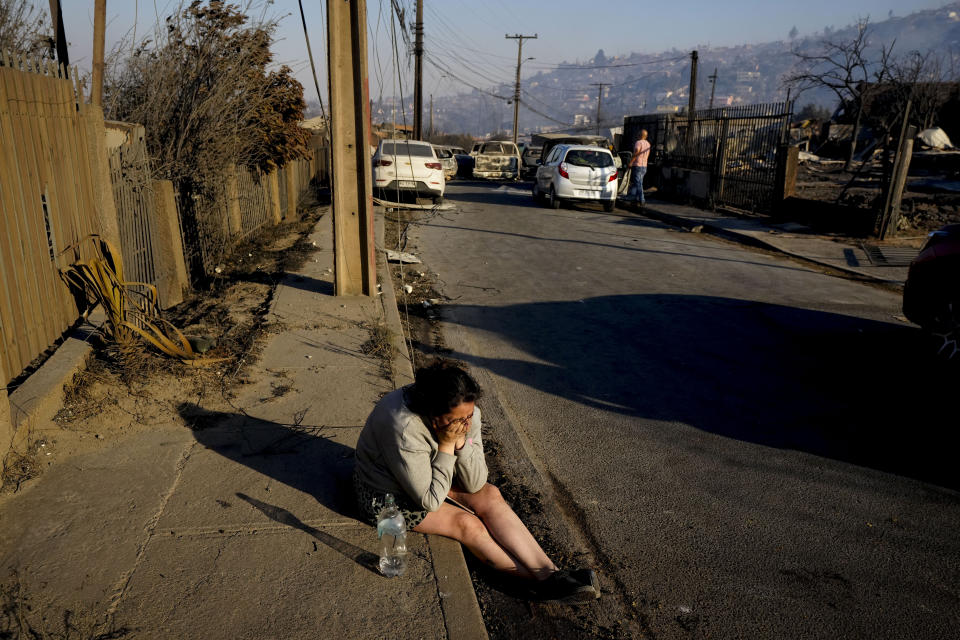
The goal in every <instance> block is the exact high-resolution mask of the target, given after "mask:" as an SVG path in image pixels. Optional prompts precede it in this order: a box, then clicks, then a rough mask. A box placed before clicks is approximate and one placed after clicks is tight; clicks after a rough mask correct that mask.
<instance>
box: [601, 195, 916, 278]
mask: <svg viewBox="0 0 960 640" xmlns="http://www.w3.org/2000/svg"><path fill="white" fill-rule="evenodd" d="M619 206H620V208H621V209H625V210H628V211H636V209H634V208H632V207H630V206H629V205H626V204H620V205H619ZM639 213H640V214H641V215H644V216H648V217H650V218H654V219H656V220H660V221H661V222H666V223H667V224H670V225H674V226H680V227H684V228H686V229H697V230H698V231H702V232H704V233H710V234H713V235H716V236H718V237H722V238H726V239H728V240H733V241H735V242H740V243H742V244H747V245H750V246H753V247H758V248H761V249H766V250H768V251H776V252H778V253H782V254H784V255H788V256H790V257H792V258H796V259H799V260H803V261H806V262H810V263H812V264H816V265H818V266H821V267H825V268H827V269H832V270H834V271H838V272H841V273H843V274H845V275H848V276H853V277H856V278H862V279H865V280H869V281H873V282H878V283H882V284H886V285H890V286H894V287H900V288H902V287H903V283H904V282H905V281H906V279H907V268H908V263H909V259H910V257H911V256H915V255H916V253H918V252H919V249H917V248H911V247H909V246H897V245H898V244H902V243H897V244H894V243H887V244H886V247H884V244H885V243H879V242H877V241H870V243H872V244H873V245H874V246H877V245H879V246H880V250H881V252H882V251H884V249H886V252H887V253H888V254H890V255H892V256H895V258H896V259H895V260H891V262H892V263H894V265H895V266H885V265H879V264H875V261H877V256H876V255H873V256H871V255H868V253H867V251H866V250H865V249H864V246H868V248H869V245H868V241H863V242H861V241H860V240H858V239H856V238H849V237H845V236H826V235H819V234H817V233H816V232H815V231H813V230H812V229H810V228H809V227H806V226H804V225H801V224H796V223H791V222H787V223H779V222H776V221H773V220H770V219H765V218H759V217H738V216H734V215H730V214H724V213H722V212H716V211H708V210H705V209H698V208H696V207H691V206H687V205H681V204H673V203H670V202H666V201H661V200H655V199H650V198H647V204H646V206H645V207H644V208H643V209H642V210H639ZM698 227H700V228H699V229H698ZM871 258H873V259H871Z"/></svg>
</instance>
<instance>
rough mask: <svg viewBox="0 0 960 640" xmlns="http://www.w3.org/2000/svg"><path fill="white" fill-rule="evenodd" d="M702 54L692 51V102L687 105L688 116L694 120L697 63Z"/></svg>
mask: <svg viewBox="0 0 960 640" xmlns="http://www.w3.org/2000/svg"><path fill="white" fill-rule="evenodd" d="M699 60H700V55H699V54H698V53H697V52H696V51H691V52H690V102H689V103H688V106H687V116H688V117H689V118H690V120H691V121H693V112H694V111H695V110H696V108H697V64H698V62H699Z"/></svg>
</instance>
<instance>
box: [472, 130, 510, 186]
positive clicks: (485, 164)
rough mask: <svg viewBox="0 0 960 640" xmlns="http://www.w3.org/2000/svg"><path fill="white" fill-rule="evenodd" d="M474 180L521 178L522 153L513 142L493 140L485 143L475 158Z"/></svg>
mask: <svg viewBox="0 0 960 640" xmlns="http://www.w3.org/2000/svg"><path fill="white" fill-rule="evenodd" d="M474 162H475V164H474V166H473V177H474V178H506V179H509V180H516V179H517V178H519V177H520V151H519V150H518V149H517V145H515V144H513V143H512V142H507V141H500V140H493V141H490V142H484V143H483V144H482V145H481V146H480V151H479V152H478V153H477V155H476V156H475V157H474Z"/></svg>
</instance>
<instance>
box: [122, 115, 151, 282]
mask: <svg viewBox="0 0 960 640" xmlns="http://www.w3.org/2000/svg"><path fill="white" fill-rule="evenodd" d="M110 128H117V129H120V130H123V131H126V133H127V137H126V140H125V141H124V142H123V144H121V145H119V146H117V147H116V148H115V149H114V150H113V151H112V152H111V153H110V156H109V160H110V181H111V183H112V186H113V199H114V202H115V203H116V207H117V224H118V226H119V230H120V253H121V254H122V257H123V268H124V279H125V280H127V281H129V282H145V283H147V284H152V285H154V286H157V285H158V284H159V277H158V276H159V275H160V274H159V273H158V269H157V260H156V256H155V255H154V246H153V237H154V234H155V233H156V229H157V225H158V222H157V212H156V209H155V206H154V198H153V189H152V182H151V174H150V159H149V156H148V155H147V145H146V143H145V141H144V136H145V134H144V129H143V127H142V126H140V125H126V124H123V125H121V124H120V123H110Z"/></svg>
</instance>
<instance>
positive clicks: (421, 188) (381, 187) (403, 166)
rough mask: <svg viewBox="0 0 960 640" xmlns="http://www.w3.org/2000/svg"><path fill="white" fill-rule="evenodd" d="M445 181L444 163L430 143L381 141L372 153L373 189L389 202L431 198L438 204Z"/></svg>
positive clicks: (379, 196) (377, 194)
mask: <svg viewBox="0 0 960 640" xmlns="http://www.w3.org/2000/svg"><path fill="white" fill-rule="evenodd" d="M446 184H447V181H446V180H445V179H444V176H443V165H442V164H441V163H440V159H439V158H437V154H436V152H435V151H434V149H433V145H432V144H430V143H429V142H423V141H420V140H381V141H380V144H379V145H378V146H377V152H376V153H374V154H373V190H374V195H376V196H377V197H378V198H381V199H383V200H388V201H391V202H400V201H401V199H403V198H411V197H412V198H414V199H416V198H431V199H432V200H433V202H434V204H440V203H441V202H443V192H444V189H445V188H446Z"/></svg>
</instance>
